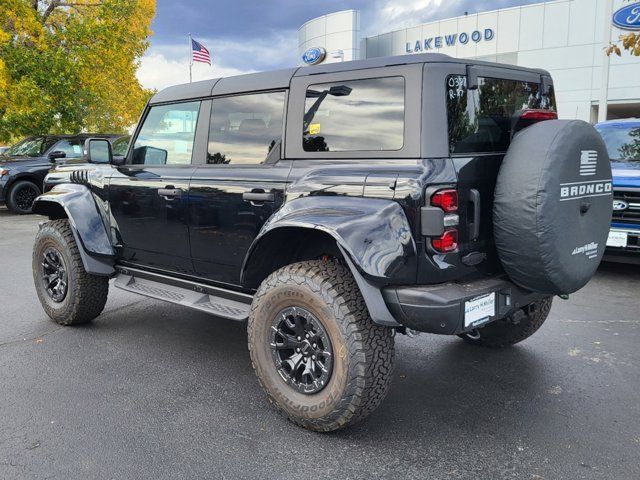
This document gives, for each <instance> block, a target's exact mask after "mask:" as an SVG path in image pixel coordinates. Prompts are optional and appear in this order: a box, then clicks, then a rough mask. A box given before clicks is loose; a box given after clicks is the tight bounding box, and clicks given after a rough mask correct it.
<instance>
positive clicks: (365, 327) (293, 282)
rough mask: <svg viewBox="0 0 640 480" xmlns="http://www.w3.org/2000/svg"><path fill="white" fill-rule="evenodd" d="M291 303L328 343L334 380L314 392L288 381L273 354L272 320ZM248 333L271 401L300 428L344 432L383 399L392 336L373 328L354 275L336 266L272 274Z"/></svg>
mask: <svg viewBox="0 0 640 480" xmlns="http://www.w3.org/2000/svg"><path fill="white" fill-rule="evenodd" d="M291 306H297V307H302V308H305V309H307V310H308V311H310V312H312V313H313V314H314V315H315V317H316V318H317V319H318V320H319V321H320V322H321V323H322V326H323V327H324V328H325V330H326V331H327V333H328V336H329V338H330V340H331V344H332V346H333V353H334V355H333V371H332V375H331V377H330V378H329V379H328V381H327V384H326V386H325V387H324V388H323V389H322V390H320V391H319V392H317V393H313V394H303V393H299V392H298V391H296V390H294V388H292V387H291V386H290V385H288V384H287V383H285V381H284V380H283V379H282V378H281V377H280V375H279V374H278V371H277V369H276V366H275V363H274V361H273V358H272V355H271V347H270V342H269V331H270V328H271V322H272V320H273V319H274V318H275V317H276V315H278V312H280V311H282V309H283V308H287V307H291ZM248 333H249V335H248V338H249V353H250V355H251V363H252V365H253V369H254V371H255V372H256V375H257V376H258V380H259V382H260V385H261V386H262V388H263V389H264V391H265V392H266V394H267V397H268V400H269V402H270V403H271V404H273V405H274V406H275V407H276V409H277V410H278V411H279V412H280V413H281V414H283V415H284V416H285V417H287V418H288V419H289V420H291V421H292V422H294V423H296V424H297V425H300V426H302V427H305V428H308V429H310V430H315V431H319V432H328V431H332V430H337V429H340V428H344V427H346V426H348V425H352V424H354V423H356V422H358V421H360V420H362V419H364V418H365V417H367V416H368V415H369V414H371V412H373V411H374V410H375V409H376V408H377V407H378V405H380V403H381V402H382V400H383V399H384V397H385V396H386V394H387V391H388V389H389V385H390V383H391V377H392V371H393V362H394V338H393V331H392V329H390V328H386V327H381V326H378V325H376V324H374V323H373V321H372V320H371V318H370V317H369V313H368V311H367V307H366V305H365V303H364V300H363V298H362V295H361V294H360V290H359V289H358V286H357V284H356V282H355V280H354V278H353V276H352V275H351V272H350V271H349V270H348V269H347V268H346V267H344V266H343V265H340V264H339V263H338V262H337V261H327V262H325V261H306V262H300V263H295V264H292V265H288V266H286V267H283V268H281V269H280V270H277V271H276V272H274V273H272V274H271V275H270V276H269V277H268V278H267V279H266V280H264V281H263V282H262V284H261V285H260V288H259V289H258V291H257V293H256V295H255V297H254V299H253V303H252V306H251V313H250V315H249V322H248Z"/></svg>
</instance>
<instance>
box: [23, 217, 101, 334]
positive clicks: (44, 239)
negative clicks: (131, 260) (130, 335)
mask: <svg viewBox="0 0 640 480" xmlns="http://www.w3.org/2000/svg"><path fill="white" fill-rule="evenodd" d="M32 271H33V280H34V283H35V287H36V292H37V294H38V298H39V299H40V303H41V304H42V308H43V309H44V311H45V312H46V313H47V315H49V317H51V319H52V320H53V321H55V322H56V323H58V324H60V325H79V324H83V323H88V322H90V321H91V320H93V319H94V318H95V317H97V316H98V315H100V313H101V312H102V310H103V309H104V305H105V303H106V301H107V295H108V293H109V279H108V278H107V277H100V276H97V275H91V274H89V273H87V272H86V271H85V269H84V266H83V264H82V259H81V257H80V252H79V251H78V246H77V245H76V241H75V238H74V236H73V232H72V231H71V227H70V226H69V221H68V220H66V219H65V220H53V221H50V222H47V223H45V224H44V225H43V226H42V227H41V228H40V231H39V232H38V234H37V235H36V239H35V244H34V247H33V257H32ZM59 280H62V283H60V281H59ZM54 282H57V283H54ZM64 284H66V287H64Z"/></svg>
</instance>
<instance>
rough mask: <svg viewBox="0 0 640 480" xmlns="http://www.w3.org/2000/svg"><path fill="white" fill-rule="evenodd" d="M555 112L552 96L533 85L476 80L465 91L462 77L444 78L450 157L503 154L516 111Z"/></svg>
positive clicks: (489, 79) (465, 85)
mask: <svg viewBox="0 0 640 480" xmlns="http://www.w3.org/2000/svg"><path fill="white" fill-rule="evenodd" d="M529 108H542V109H551V110H555V100H554V96H553V92H551V93H550V94H549V95H548V96H544V95H542V94H541V93H540V85H539V84H537V83H533V82H521V81H516V80H504V79H498V78H482V77H480V78H478V88H477V89H474V90H468V89H467V77H466V76H465V75H450V76H449V77H447V113H448V122H449V150H450V152H451V153H493V152H505V151H506V150H507V148H509V143H510V142H511V120H512V117H513V115H514V114H515V113H516V112H517V111H518V110H523V109H529Z"/></svg>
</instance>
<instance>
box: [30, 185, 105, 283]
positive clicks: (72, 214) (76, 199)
mask: <svg viewBox="0 0 640 480" xmlns="http://www.w3.org/2000/svg"><path fill="white" fill-rule="evenodd" d="M60 208H62V209H63V210H64V212H65V214H66V217H67V218H68V219H69V225H70V226H71V231H72V232H73V236H74V237H75V240H76V243H77V244H78V250H79V251H80V256H81V257H82V263H83V265H84V268H85V270H86V271H87V273H91V274H93V275H101V276H111V275H113V274H114V273H115V269H114V268H113V265H114V261H115V252H114V250H113V246H112V244H111V239H110V236H109V234H108V230H107V227H106V225H107V223H106V222H105V219H106V218H107V217H106V212H101V210H100V208H99V202H97V201H96V199H95V198H94V196H93V193H92V192H91V190H90V189H89V187H87V186H85V185H79V184H61V185H56V186H54V187H53V188H52V189H51V190H50V191H48V192H46V193H43V194H42V195H40V196H38V197H37V198H36V200H35V201H34V203H33V213H37V214H39V215H45V216H48V217H49V218H52V216H53V215H54V214H55V212H59V210H60Z"/></svg>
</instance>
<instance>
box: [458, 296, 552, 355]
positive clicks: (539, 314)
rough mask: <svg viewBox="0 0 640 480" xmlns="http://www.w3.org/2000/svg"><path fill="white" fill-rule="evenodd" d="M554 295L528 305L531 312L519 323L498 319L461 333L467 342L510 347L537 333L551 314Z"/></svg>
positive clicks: (495, 346)
mask: <svg viewBox="0 0 640 480" xmlns="http://www.w3.org/2000/svg"><path fill="white" fill-rule="evenodd" d="M552 301H553V297H547V298H543V299H542V300H539V301H537V302H535V303H533V304H531V305H529V306H528V311H529V313H528V314H527V315H525V316H524V317H523V318H522V319H520V321H519V322H518V323H512V322H510V321H508V320H497V321H495V322H491V323H489V324H488V325H486V326H484V327H482V328H478V329H476V330H473V331H472V332H469V333H463V334H462V335H459V337H460V338H462V339H463V340H464V341H465V342H467V343H470V344H472V345H480V346H482V347H489V348H502V347H508V346H509V345H514V344H516V343H518V342H521V341H523V340H525V339H527V338H529V337H530V336H531V335H533V334H534V333H536V332H537V331H538V329H539V328H540V327H541V326H542V324H543V323H544V321H545V320H546V319H547V316H549V310H551V303H552Z"/></svg>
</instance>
